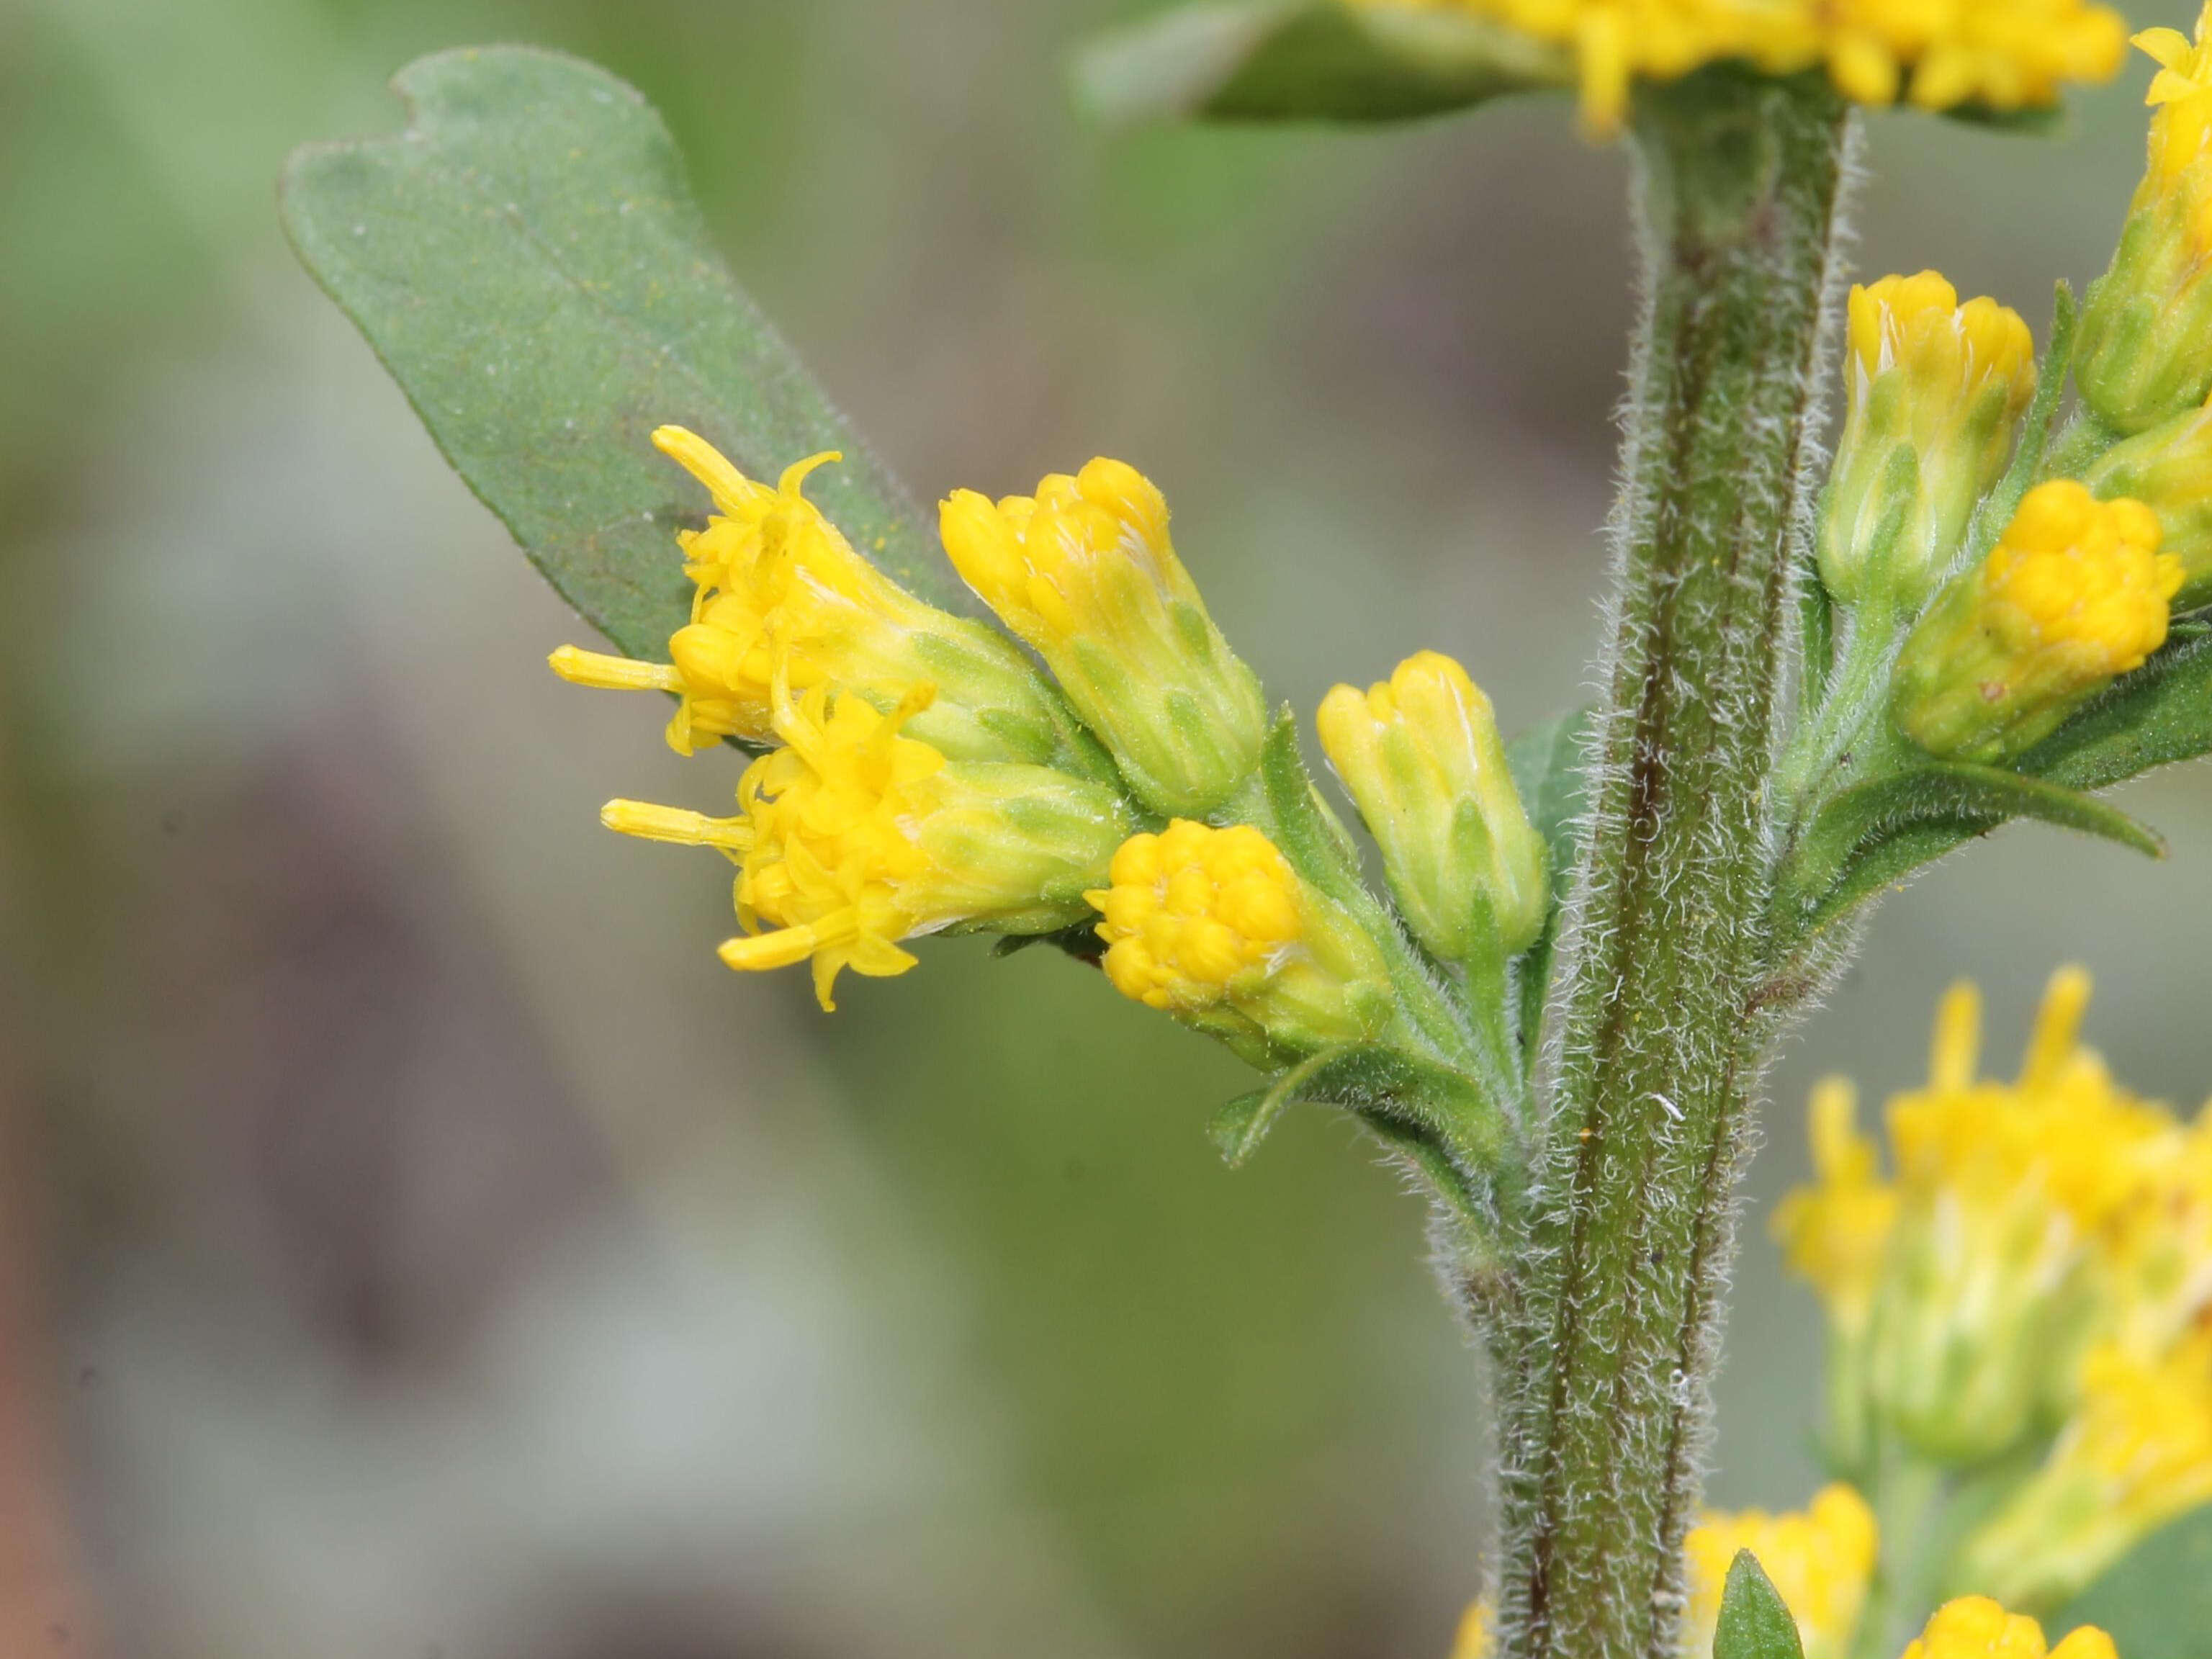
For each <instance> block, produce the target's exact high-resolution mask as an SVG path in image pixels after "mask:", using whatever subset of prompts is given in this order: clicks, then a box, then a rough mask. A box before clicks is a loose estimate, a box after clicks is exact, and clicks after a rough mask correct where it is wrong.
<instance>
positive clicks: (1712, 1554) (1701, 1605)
mask: <svg viewBox="0 0 2212 1659" xmlns="http://www.w3.org/2000/svg"><path fill="white" fill-rule="evenodd" d="M1879 1543H1880V1538H1879V1534H1878V1532H1877V1529H1876V1527H1875V1516H1874V1511H1873V1510H1872V1509H1870V1508H1869V1507H1868V1504H1867V1502H1866V1500H1865V1499H1864V1498H1862V1497H1860V1496H1859V1494H1858V1493H1857V1491H1855V1490H1854V1489H1853V1488H1851V1487H1850V1486H1844V1485H1843V1484H1841V1483H1840V1482H1838V1483H1837V1484H1835V1485H1832V1486H1827V1487H1826V1488H1824V1489H1823V1490H1822V1491H1821V1492H1820V1493H1819V1495H1818V1496H1816V1497H1815V1498H1814V1499H1813V1502H1812V1504H1810V1505H1809V1506H1808V1507H1807V1508H1806V1509H1804V1510H1792V1511H1789V1512H1786V1513H1784V1514H1780V1515H1770V1514H1768V1513H1767V1512H1766V1511H1765V1510H1739V1511H1735V1512H1732V1513H1731V1512H1723V1511H1711V1512H1709V1513H1708V1514H1707V1515H1706V1516H1705V1519H1704V1520H1703V1521H1701V1522H1699V1524H1698V1525H1697V1526H1696V1527H1693V1528H1691V1531H1690V1534H1689V1536H1688V1538H1686V1540H1685V1541H1683V1546H1682V1552H1683V1556H1684V1559H1685V1561H1686V1565H1687V1566H1688V1568H1689V1579H1690V1610H1689V1618H1688V1626H1687V1630H1686V1638H1685V1645H1684V1649H1683V1650H1684V1651H1685V1652H1686V1653H1688V1654H1693V1655H1694V1654H1709V1653H1711V1651H1712V1644H1713V1630H1714V1627H1715V1626H1716V1625H1717V1623H1718V1621H1719V1619H1720V1611H1721V1596H1722V1593H1723V1591H1724V1590H1725V1589H1726V1588H1727V1585H1728V1571H1729V1563H1730V1562H1732V1561H1734V1560H1735V1557H1736V1552H1737V1551H1739V1550H1749V1551H1750V1552H1751V1553H1752V1554H1753V1555H1754V1556H1756V1557H1757V1558H1758V1559H1759V1566H1760V1567H1761V1568H1762V1569H1764V1570H1765V1573H1766V1576H1767V1577H1768V1578H1769V1579H1770V1580H1771V1581H1772V1583H1773V1585H1774V1588H1775V1590H1776V1592H1777V1593H1778V1595H1780V1596H1781V1597H1782V1601H1783V1605H1784V1607H1788V1608H1789V1609H1790V1616H1791V1617H1792V1618H1794V1619H1795V1620H1796V1621H1797V1633H1798V1637H1799V1639H1800V1640H1801V1641H1802V1643H1803V1644H1804V1648H1805V1659H1844V1655H1845V1654H1846V1653H1848V1652H1849V1650H1850V1643H1851V1638H1852V1635H1853V1633H1854V1632H1856V1631H1857V1629H1858V1623H1859V1613H1860V1612H1861V1610H1862V1609H1863V1607H1865V1605H1866V1595H1867V1586H1868V1584H1869V1583H1870V1582H1871V1580H1872V1578H1873V1576H1874V1568H1875V1559H1876V1557H1877V1553H1878V1546H1879Z"/></svg>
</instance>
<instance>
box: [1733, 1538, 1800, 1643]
mask: <svg viewBox="0 0 2212 1659" xmlns="http://www.w3.org/2000/svg"><path fill="white" fill-rule="evenodd" d="M1804 1653H1805V1649H1804V1644H1802V1642H1801V1641H1800V1640H1799V1638H1798V1635H1797V1621H1796V1620H1795V1619H1793V1618H1791V1617H1790V1609H1789V1607H1787V1606H1786V1605H1785V1604H1784V1601H1783V1600H1782V1594H1781V1592H1780V1591H1779V1590H1778V1589H1775V1588H1774V1581H1773V1580H1772V1579H1771V1578H1769V1577H1767V1576H1766V1570H1765V1568H1764V1567H1762V1566H1760V1565H1759V1558H1758V1557H1757V1556H1755V1555H1753V1553H1751V1552H1750V1551H1749V1550H1738V1551H1737V1552H1736V1553H1735V1560H1733V1561H1731V1562H1730V1563H1729V1571H1728V1583H1727V1584H1726V1585H1725V1586H1724V1587H1723V1589H1722V1591H1721V1613H1720V1622H1719V1623H1718V1625H1717V1626H1715V1628H1714V1631H1713V1659H1804Z"/></svg>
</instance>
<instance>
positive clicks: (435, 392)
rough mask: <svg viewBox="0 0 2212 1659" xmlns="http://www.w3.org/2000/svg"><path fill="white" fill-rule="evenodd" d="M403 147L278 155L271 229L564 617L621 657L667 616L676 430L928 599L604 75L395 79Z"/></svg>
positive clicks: (686, 512) (685, 489) (379, 141)
mask: <svg viewBox="0 0 2212 1659" xmlns="http://www.w3.org/2000/svg"><path fill="white" fill-rule="evenodd" d="M393 85H394V87H395V88H397V90H398V93H399V94H400V96H401V97H402V98H404V100H406V103H407V106H408V114H409V124H408V128H407V131H405V132H404V133H403V134H400V135H398V136H397V137H387V138H372V139H367V140H363V141H360V142H356V143H334V144H313V145H309V146H307V147H306V148H304V149H300V150H297V151H295V153H294V154H293V155H292V158H291V160H290V161H289V164H288V165H287V166H286V167H285V170H284V179H283V203H282V205H283V220H284V228H285V230H286V232H287V234H289V236H290V237H291V239H292V245H293V246H294V247H295V249H296V250H297V251H298V252H299V255H300V258H301V261H302V263H304V264H306V265H307V269H308V270H310V271H311V272H313V275H314V276H315V279H316V280H317V281H318V282H319V283H321V284H322V285H323V288H324V289H325V291H326V292H327V293H328V294H329V295H330V296H331V298H332V299H333V300H335V301H337V303H338V305H339V307H341V308H342V309H343V311H344V312H345V313H346V314H347V315H348V316H349V317H351V318H352V319H353V320H354V322H355V323H356V325H358V326H359V328H360V329H361V331H362V334H364V335H365V336H367V337H368V343H369V344H370V346H371V347H372V348H374V350H375V352H376V354H377V356H379V357H380V358H381V359H382V360H383V362H384V365H385V367H386V368H388V369H390V370H391V371H392V376H393V378H394V379H396V380H398V382H399V384H400V386H401V387H402V389H403V390H404V392H406V394H407V397H408V399H409V401H410V403H412V404H414V406H415V410H416V414H418V415H420V416H422V422H423V424H424V425H425V426H427V427H428V428H429V429H430V435H431V437H432V438H433V439H434V440H435V441H436V443H437V445H438V447H439V448H440V450H441V451H442V452H443V453H444V454H445V457H446V459H447V460H448V461H450V462H451V463H452V464H453V468H454V470H455V471H458V472H459V474H460V475H461V477H463V478H464V479H465V480H466V481H467V483H468V485H469V487H470V488H471V489H473V490H475V491H476V493H477V495H478V496H479V497H481V498H482V499H483V502H484V504H485V505H486V506H488V507H490V508H491V510H492V511H493V512H494V513H497V514H498V515H499V517H500V520H501V522H503V523H504V524H505V525H506V526H507V529H508V530H509V531H511V532H513V536H514V538H515V540H516V541H517V542H519V543H520V544H521V545H522V549H523V551H524V552H525V553H526V554H528V555H529V556H530V558H531V561H532V562H533V563H535V564H536V565H537V566H538V569H539V570H541V571H542V572H544V574H545V576H546V578H547V580H550V582H551V583H552V584H553V586H555V587H556V589H558V590H559V592H561V594H562V597H563V598H565V599H568V602H569V603H570V604H572V605H574V606H575V607H576V608H577V609H578V610H579V611H582V612H583V613H584V615H585V617H587V618H588V619H589V620H590V621H591V622H592V623H594V624H595V625H596V626H597V627H598V628H599V630H600V631H601V632H602V633H604V634H605V635H606V636H607V637H608V638H609V639H610V640H611V641H613V642H614V643H615V645H616V646H617V647H618V648H619V649H621V650H622V651H623V652H626V653H629V655H631V656H634V657H647V658H653V659H662V658H665V653H666V649H667V644H668V636H669V635H670V634H671V633H672V632H673V631H674V630H675V629H677V628H678V627H679V626H681V625H682V624H683V623H684V622H686V621H687V620H689V618H690V596H691V587H690V584H689V583H688V582H686V581H685V580H684V574H683V563H682V559H681V556H680V555H679V554H678V550H677V548H676V546H675V543H674V532H675V530H676V529H677V527H678V526H680V525H684V524H687V523H696V521H697V520H699V519H700V517H701V516H702V514H703V513H704V511H705V508H706V499H705V494H704V492H703V491H702V490H701V489H700V488H699V487H698V485H696V483H693V482H692V481H691V480H690V478H688V477H685V476H684V473H683V472H682V471H680V470H678V467H677V466H676V465H675V464H674V463H672V462H671V461H669V460H668V459H665V458H664V457H663V456H662V455H661V454H660V453H659V452H658V451H656V450H655V449H654V448H653V446H652V444H651V442H650V441H649V435H650V434H651V432H652V431H653V428H655V427H656V426H659V425H661V424H663V423H664V422H672V423H674V424H677V425H680V426H687V427H690V428H691V429H692V430H694V431H696V432H697V433H699V434H700V435H702V436H703V437H705V438H707V439H708V441H710V442H712V443H714V445H716V446H717V447H720V449H721V450H722V451H723V453H726V455H728V456H729V458H730V459H732V461H734V462H736V463H737V464H738V466H739V467H740V468H742V469H743V470H744V471H745V472H746V473H747V474H748V475H749V476H751V477H760V478H766V479H769V480H773V479H774V478H775V477H776V475H777V474H778V473H779V472H780V471H781V470H782V469H783V468H784V467H786V466H787V465H790V464H791V463H792V462H793V461H795V460H799V459H801V458H803V457H805V456H807V455H811V454H813V453H817V452H818V451H821V450H824V449H837V450H842V451H843V452H844V454H845V463H844V465H842V466H833V467H829V468H825V469H824V470H823V471H819V472H817V473H816V474H815V475H814V476H813V477H812V478H811V479H810V480H809V489H810V493H811V495H812V496H813V498H814V499H815V500H816V501H817V502H819V503H820V505H821V507H822V508H823V511H824V512H825V513H828V514H829V516H830V518H831V519H833V520H835V521H836V523H837V524H838V525H839V526H840V527H842V529H843V531H844V532H845V533H846V535H847V536H848V537H849V538H851V540H852V542H853V544H854V546H855V547H857V548H859V549H860V550H861V551H862V552H864V553H866V554H868V555H869V556H872V558H874V559H875V561H876V562H878V564H880V565H881V566H883V568H884V569H885V570H887V571H888V572H890V574H892V575H893V576H895V577H896V578H897V579H898V580H901V581H902V582H905V583H907V584H908V586H913V587H915V589H916V590H917V591H921V592H925V593H927V594H928V595H929V596H930V597H933V598H939V599H942V598H943V597H945V588H946V586H948V584H947V583H946V582H945V580H944V579H943V578H942V577H940V576H939V575H938V574H937V565H936V562H935V560H934V559H933V556H932V551H931V550H932V539H931V538H930V537H929V536H928V534H927V528H928V526H927V523H926V521H925V520H924V519H923V518H922V515H921V513H919V512H918V511H917V509H916V507H915V504H914V502H913V501H911V500H909V499H908V496H907V495H906V493H905V491H904V490H903V489H901V487H900V486H899V484H898V483H896V481H895V480H894V479H893V478H892V477H891V476H890V473H889V472H888V471H885V469H884V466H883V465H882V464H881V463H880V462H878V460H877V459H876V458H875V457H874V456H873V455H872V454H871V453H869V452H868V450H867V448H866V446H865V445H863V444H862V443H861V442H860V440H859V439H858V438H857V437H856V436H855V435H854V433H853V431H852V429H851V428H849V427H848V426H847V425H846V424H845V422H843V421H842V419H841V418H840V417H839V416H838V415H837V413H836V410H833V409H832V408H831V407H830V406H829V401H828V400H827V399H826V398H824V397H823V394H822V392H821V391H820V389H819V388H817V386H815V385H814V383H813V382H812V381H811V380H809V379H808V378H807V377H806V374H805V371H804V370H802V369H801V368H800V367H799V362H798V360H797V359H796V358H794V357H793V356H792V353H791V350H790V349H789V348H788V347H787V346H786V345H785V344H784V343H783V342H782V340H781V339H780V338H778V337H777V336H776V334H775V331H774V330H773V329H771V328H770V327H769V325H768V324H767V323H766V322H765V321H764V320H763V319H762V317H761V315H760V313H759V312H758V311H757V310H756V309H755V308H754V307H753V304H752V302H751V301H750V300H748V299H747V298H746V297H745V295H744V293H743V292H742V291H741V290H740V289H738V286H737V284H736V283H734V282H732V280H731V278H730V275H729V273H728V271H727V270H725V269H724V268H723V265H722V263H721V260H720V258H718V257H717V255H716V253H715V252H714V247H713V246H712V244H711V243H710V242H709V241H708V236H707V230H706V227H705V225H704V223H703V222H702V220H701V218H700V216H699V211H698V209H697V208H696V206H694V205H693V204H692V200H691V197H690V192H689V190H688V188H687V186H686V185H685V182H684V169H683V164H682V162H681V161H680V160H679V159H678V155H677V153H676V147H675V145H674V143H672V142H671V140H670V138H669V136H668V130H667V128H666V127H665V126H664V125H662V124H661V120H660V118H659V116H658V115H657V114H655V113H654V112H653V109H652V107H651V106H649V105H647V103H646V101H645V100H644V99H643V98H642V97H641V96H640V95H639V94H637V93H636V92H635V91H634V90H633V89H632V88H629V86H627V85H625V84H624V83H623V82H621V81H618V80H617V79H616V78H615V77H614V76H611V75H609V74H608V73H606V71H605V70H600V69H596V68H594V67H592V65H591V64H585V63H581V62H579V61H578V60H576V59H574V58H564V57H562V56H560V55H559V54H557V53H554V52H539V51H535V50H531V49H528V48H524V47H511V46H501V47H486V48H478V49H471V50H466V51H460V52H441V53H440V54H438V55H437V56H435V57H431V58H422V59H420V60H419V61H417V62H416V63H414V64H410V65H409V66H408V67H407V68H406V69H404V70H401V71H400V73H399V75H398V78H397V79H396V80H395V82H393Z"/></svg>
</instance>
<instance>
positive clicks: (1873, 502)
mask: <svg viewBox="0 0 2212 1659" xmlns="http://www.w3.org/2000/svg"><path fill="white" fill-rule="evenodd" d="M2034 394H2035V342H2034V339H2033V337H2032V336H2031V335H2030V334H2029V332H2028V328H2027V324H2026V323H2025V322H2023V321H2022V320H2021V316H2020V313H2018V312H2016V311H2014V310H2012V309H2010V308H2009V307H2006V306H2002V305H1999V304H1998V303H1997V302H1996V301H1995V300H1991V299H1986V298H1982V299H1973V300H1969V301H1966V304H1965V305H1963V306H1962V305H1960V303H1959V292H1958V290H1957V289H1954V288H1953V287H1952V286H1951V284H1950V283H1948V282H1946V281H1945V280H1944V279H1943V278H1942V276H1938V275H1937V274H1936V272H1935V271H1932V270H1923V271H1922V272H1921V273H1920V274H1919V275H1918V276H1885V277H1883V278H1882V279H1881V281H1880V282H1878V283H1872V284H1869V285H1866V286H1862V287H1856V288H1854V289H1851V295H1850V355H1849V357H1848V359H1847V361H1846V365H1845V378H1844V396H1845V410H1844V434H1843V440H1842V442H1841V443H1840V444H1839V445H1838V448H1837V451H1836V461H1835V466H1834V469H1833V470H1832V471H1831V473H1830V474H1829V477H1828V485H1827V489H1826V494H1825V495H1823V496H1822V498H1821V504H1820V580H1821V581H1822V583H1823V584H1825V585H1826V587H1827V590H1828V592H1829V593H1830V594H1831V595H1832V597H1833V598H1834V599H1837V600H1838V601H1839V602H1840V603H1843V604H1845V605H1856V604H1861V603H1863V602H1866V601H1868V600H1869V599H1878V600H1880V601H1882V602H1884V603H1886V604H1887V605H1888V606H1889V607H1891V609H1892V610H1893V612H1896V613H1901V614H1904V615H1908V616H1909V615H1910V614H1911V612H1912V611H1916V610H1917V609H1918V607H1919V605H1920V604H1921V602H1922V601H1923V599H1926V598H1927V596H1928V592H1929V589H1930V588H1931V587H1933V586H1934V585H1935V584H1936V582H1937V581H1939V580H1942V576H1943V574H1944V572H1945V568H1946V566H1947V565H1948V563H1949V562H1950V561H1951V559H1952V557H1953V556H1954V555H1955V554H1956V553H1957V551H1958V550H1959V548H1960V545H1961V544H1963V543H1964V542H1965V540H1966V530H1967V526H1968V525H1969V524H1970V523H1971V522H1972V519H1973V515H1974V509H1975V508H1976V507H1978V506H1979V505H1980V503H1981V501H1982V498H1983V497H1984V495H1987V494H1988V493H1989V492H1990V489H1991V488H1992V487H1993V486H1995V484H1996V482H1997V480H1998V478H1999V477H2001V476H2002V473H2003V471H2004V467H2005V461H2006V459H2007V458H2008V456H2009V455H2010V454H2011V453H2012V446H2013V438H2014V435H2015V433H2016V432H2017V431H2018V430H2019V428H2020V422H2021V416H2023V415H2024V414H2025V413H2026V412H2027V405H2028V401H2029V399H2030V398H2033V396H2034Z"/></svg>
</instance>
